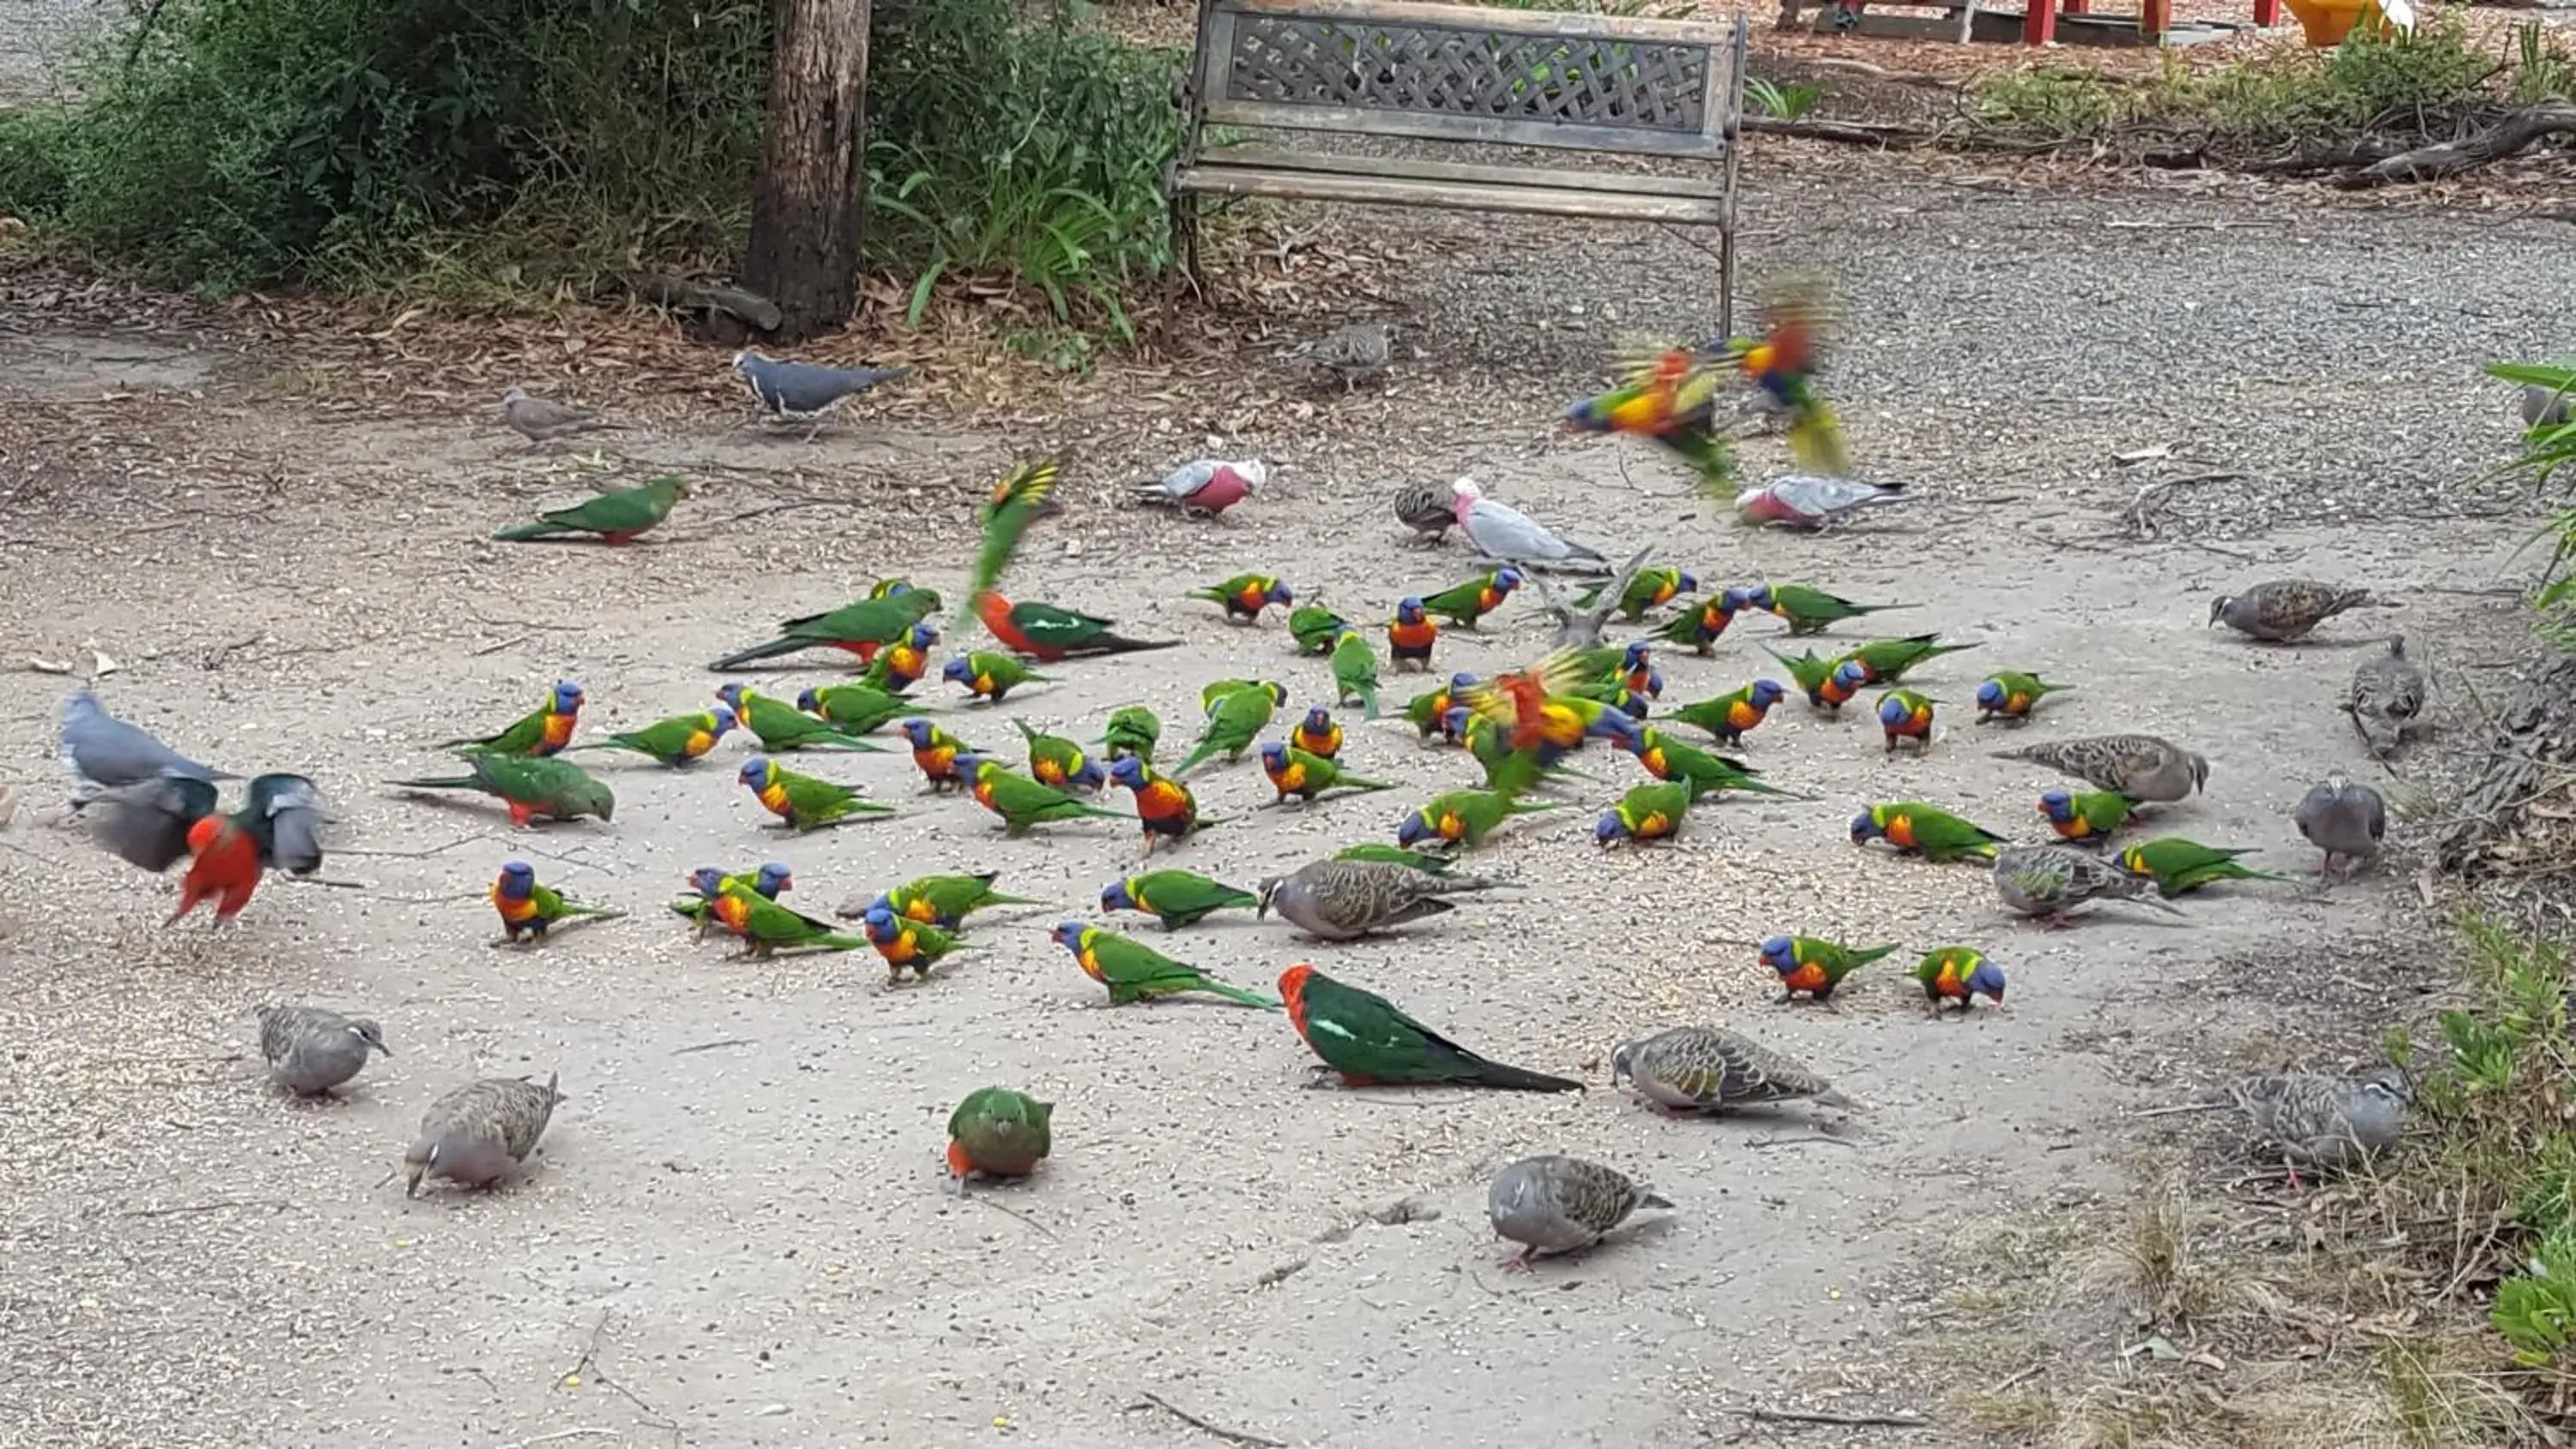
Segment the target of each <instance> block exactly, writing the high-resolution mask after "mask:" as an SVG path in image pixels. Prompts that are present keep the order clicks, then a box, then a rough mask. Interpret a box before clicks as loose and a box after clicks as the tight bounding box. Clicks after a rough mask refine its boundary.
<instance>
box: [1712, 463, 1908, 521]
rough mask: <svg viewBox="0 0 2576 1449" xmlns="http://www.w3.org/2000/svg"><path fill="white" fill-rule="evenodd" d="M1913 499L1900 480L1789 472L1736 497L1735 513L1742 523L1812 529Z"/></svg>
mask: <svg viewBox="0 0 2576 1449" xmlns="http://www.w3.org/2000/svg"><path fill="white" fill-rule="evenodd" d="M1914 498H1915V495H1913V494H1910V493H1907V492H1906V491H1905V485H1903V484H1901V483H1888V484H1879V483H1864V482H1862V481H1861V480H1860V479H1858V478H1827V477H1822V476H1820V475H1817V474H1813V473H1792V474H1790V475H1788V476H1787V477H1785V478H1774V479H1772V480H1771V481H1770V482H1768V483H1765V484H1763V485H1762V486H1761V487H1759V488H1754V489H1750V490H1748V491H1746V492H1745V493H1743V494H1741V495H1740V496H1738V497H1737V498H1736V500H1735V516H1736V518H1737V519H1738V520H1739V521H1741V522H1745V523H1756V524H1759V523H1776V524H1778V525H1780V526H1781V527H1783V528H1795V529H1807V530H1813V529H1821V528H1824V527H1826V526H1828V525H1831V524H1836V523H1840V522H1842V521H1843V520H1844V519H1846V518H1849V517H1851V516H1852V515H1853V514H1855V513H1858V512H1860V511H1861V510H1862V509H1864V508H1875V507H1879V506H1881V505H1884V504H1889V503H1911V502H1913V501H1914Z"/></svg>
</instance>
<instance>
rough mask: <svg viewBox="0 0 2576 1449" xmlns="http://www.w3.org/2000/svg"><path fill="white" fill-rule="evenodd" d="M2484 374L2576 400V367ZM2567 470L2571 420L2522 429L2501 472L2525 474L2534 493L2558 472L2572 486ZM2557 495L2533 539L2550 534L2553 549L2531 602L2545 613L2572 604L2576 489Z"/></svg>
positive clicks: (2574, 459) (2500, 369)
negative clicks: (2518, 450)
mask: <svg viewBox="0 0 2576 1449" xmlns="http://www.w3.org/2000/svg"><path fill="white" fill-rule="evenodd" d="M2487 373H2488V375H2489V376H2492V377H2498V378H2502V379H2503V380H2504V381H2506V382H2512V383H2520V384H2523V385H2525V386H2529V387H2544V388H2547V389H2549V390H2550V391H2551V392H2553V393H2560V394H2569V395H2576V367H2549V366H2542V365H2538V364H2534V363H2523V362H2499V363H2496V364H2494V365H2492V366H2490V367H2489V368H2487ZM2570 468H2576V418H2571V419H2570V420H2569V421H2567V422H2563V423H2551V422H2547V421H2541V422H2536V423H2534V424H2532V425H2531V426H2530V427H2529V428H2527V429H2525V430H2524V432H2523V435H2522V452H2521V454H2520V455H2519V456H2517V457H2516V458H2515V459H2514V460H2513V461H2512V462H2510V463H2507V464H2506V465H2505V467H2504V470H2503V471H2505V472H2507V473H2520V474H2522V475H2524V476H2525V477H2526V478H2528V479H2529V480H2530V482H2531V486H2532V488H2533V489H2534V490H2535V491H2539V490H2546V489H2548V488H2549V487H2550V486H2551V484H2552V483H2553V482H2558V480H2559V477H2560V475H2561V474H2563V473H2564V474H2567V476H2568V479H2569V480H2570V481H2571V482H2576V473H2568V470H2569V469H2570ZM2558 493H2559V497H2558V507H2557V509H2556V511H2555V512H2554V513H2552V514H2551V516H2550V520H2549V522H2548V523H2547V524H2545V525H2543V526H2542V529H2541V531H2540V534H2539V535H2538V536H2539V537H2541V538H2548V537H2551V536H2552V535H2555V537H2556V541H2557V546H2556V548H2555V550H2554V551H2553V552H2552V553H2551V555H2550V558H2549V565H2548V567H2547V568H2546V569H2544V570H2543V571H2542V573H2541V576H2540V594H2539V597H2538V598H2537V600H2535V602H2536V603H2537V604H2538V605H2539V607H2540V608H2541V609H2543V610H2544V611H2550V612H2554V613H2562V614H2563V612H2564V611H2565V610H2566V608H2567V606H2568V605H2570V604H2571V603H2576V569H2571V567H2570V565H2571V564H2576V487H2570V486H2569V483H2567V482H2558ZM2549 622H2551V623H2552V624H2553V625H2563V624H2564V623H2565V622H2566V621H2565V620H2564V619H2563V618H2562V619H2558V620H2552V621H2549Z"/></svg>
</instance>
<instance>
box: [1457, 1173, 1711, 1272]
mask: <svg viewBox="0 0 2576 1449" xmlns="http://www.w3.org/2000/svg"><path fill="white" fill-rule="evenodd" d="M1671 1206H1672V1203H1671V1202H1669V1201H1667V1200H1666V1199H1664V1198H1662V1197H1659V1196H1657V1195H1656V1193H1655V1191H1654V1189H1652V1188H1650V1187H1648V1186H1646V1184H1644V1183H1642V1182H1634V1181H1631V1180H1630V1179H1629V1177H1628V1175H1627V1174H1626V1173H1623V1172H1619V1171H1617V1170H1615V1169H1613V1168H1608V1167H1603V1166H1602V1165H1601V1164H1600V1163H1597V1162H1586V1161H1584V1160H1583V1159H1582V1158H1580V1157H1560V1156H1557V1155H1555V1154H1552V1153H1551V1154H1548V1155H1545V1156H1540V1157H1524V1158H1522V1159H1521V1160H1520V1161H1518V1162H1515V1163H1513V1164H1512V1165H1511V1166H1509V1167H1506V1168H1504V1169H1503V1170H1502V1171H1501V1172H1498V1173H1496V1174H1494V1185H1493V1187H1492V1189H1491V1190H1489V1191H1488V1192H1487V1193H1486V1194H1485V1216H1486V1218H1487V1219H1488V1220H1489V1221H1491V1222H1492V1223H1493V1225H1494V1232H1495V1233H1496V1234H1497V1235H1499V1236H1501V1237H1503V1238H1504V1239H1506V1240H1508V1241H1511V1242H1515V1243H1518V1244H1520V1245H1521V1250H1520V1251H1519V1252H1518V1253H1516V1254H1514V1255H1513V1256H1512V1257H1511V1258H1510V1259H1509V1260H1508V1261H1507V1262H1506V1263H1505V1265H1504V1266H1505V1267H1507V1268H1509V1269H1511V1270H1513V1271H1515V1272H1527V1271H1529V1267H1530V1260H1531V1259H1533V1258H1536V1257H1538V1256H1539V1255H1541V1254H1543V1253H1572V1252H1577V1251H1580V1250H1581V1249H1584V1248H1588V1247H1591V1246H1592V1245H1593V1244H1594V1243H1597V1242H1599V1241H1601V1239H1602V1238H1603V1237H1604V1236H1606V1235H1607V1234H1608V1233H1609V1232H1610V1230H1611V1229H1613V1228H1615V1227H1617V1226H1619V1225H1620V1224H1621V1223H1624V1222H1626V1221H1627V1220H1628V1218H1629V1215H1630V1214H1632V1213H1635V1212H1636V1211H1637V1210H1638V1209H1640V1208H1669V1207H1671Z"/></svg>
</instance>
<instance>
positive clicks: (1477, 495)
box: [1449, 478, 1610, 574]
mask: <svg viewBox="0 0 2576 1449" xmlns="http://www.w3.org/2000/svg"><path fill="white" fill-rule="evenodd" d="M1449 513H1450V516H1451V517H1453V518H1455V519H1457V520H1458V527H1459V528H1461V529H1463V530H1465V532H1466V534H1467V541H1468V542H1469V543H1472V544H1474V545H1475V546H1476V551H1477V552H1479V553H1481V554H1484V555H1485V556H1486V557H1487V558H1497V559H1501V560H1503V561H1504V562H1506V563H1517V564H1532V565H1553V566H1555V567H1557V568H1560V569H1563V570H1565V571H1566V572H1568V573H1593V574H1606V573H1608V572H1610V561H1609V560H1608V559H1606V558H1603V557H1602V556H1601V554H1600V552H1599V551H1598V550H1596V549H1591V548H1587V547H1585V546H1584V545H1582V544H1579V543H1568V542H1567V541H1566V540H1564V539H1562V538H1559V537H1557V536H1556V535H1555V534H1553V533H1551V532H1549V531H1548V530H1547V529H1546V528H1544V527H1542V526H1540V524H1539V522H1538V520H1536V519H1534V518H1532V517H1530V516H1529V515H1528V514H1526V513H1523V512H1521V511H1520V510H1519V509H1517V508H1513V507H1511V506H1509V505H1508V504H1502V503H1496V502H1495V501H1494V500H1492V499H1490V498H1488V497H1486V496H1485V490H1483V489H1482V488H1479V487H1477V486H1476V483H1475V480H1473V479H1470V478H1461V479H1459V480H1457V481H1456V482H1454V483H1451V484H1450V485H1449Z"/></svg>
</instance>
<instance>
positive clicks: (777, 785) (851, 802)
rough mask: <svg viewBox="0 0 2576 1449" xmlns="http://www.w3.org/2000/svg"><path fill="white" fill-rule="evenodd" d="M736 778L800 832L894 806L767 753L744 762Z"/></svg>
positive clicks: (888, 811) (889, 811)
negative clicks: (799, 770) (800, 771)
mask: <svg viewBox="0 0 2576 1449" xmlns="http://www.w3.org/2000/svg"><path fill="white" fill-rule="evenodd" d="M735 778H736V779H738V780H740V781H742V783H743V785H744V787H745V788H747V789H749V790H750V791H751V793H752V796H753V797H754V798H755V799H757V800H759V801H760V804H761V807H762V808H763V809H765V810H767V811H768V812H769V813H770V814H772V815H775V816H777V817H778V818H779V819H780V820H782V821H784V822H786V824H787V828H788V829H790V830H793V831H795V832H796V833H797V834H799V835H802V834H804V833H805V832H806V831H809V830H820V829H822V828H824V827H825V826H828V825H841V824H846V823H849V822H851V821H856V820H871V819H877V818H881V817H883V816H887V815H892V814H893V813H894V807H893V806H891V805H880V804H878V803H877V802H875V801H874V800H869V799H865V798H862V797H861V796H860V794H859V792H858V788H857V787H856V786H852V785H836V784H834V783H832V782H831V781H829V780H823V779H817V778H816V777H814V776H812V775H800V774H798V773H797V772H795V771H794V770H791V769H789V768H787V767H786V766H785V765H782V764H780V763H778V762H777V761H776V760H773V759H771V758H769V757H768V756H767V755H754V756H752V757H751V758H750V759H748V760H745V761H743V762H742V771H741V773H740V774H738V775H736V776H735Z"/></svg>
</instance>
